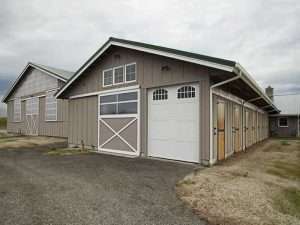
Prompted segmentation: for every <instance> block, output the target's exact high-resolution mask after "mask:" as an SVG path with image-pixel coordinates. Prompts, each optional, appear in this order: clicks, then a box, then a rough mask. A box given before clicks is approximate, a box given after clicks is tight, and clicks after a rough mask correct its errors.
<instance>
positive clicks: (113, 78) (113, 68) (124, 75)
mask: <svg viewBox="0 0 300 225" xmlns="http://www.w3.org/2000/svg"><path fill="white" fill-rule="evenodd" d="M131 65H135V80H130V81H127V80H126V67H127V66H131ZM121 67H122V68H123V82H119V83H116V82H115V70H116V69H119V68H121ZM111 70H112V72H113V75H112V80H113V81H112V84H108V85H105V84H104V73H105V72H106V71H111ZM136 81H137V64H136V62H133V63H129V64H125V65H121V66H116V67H112V68H109V69H105V70H103V71H102V87H111V86H117V85H121V84H128V83H134V82H136Z"/></svg>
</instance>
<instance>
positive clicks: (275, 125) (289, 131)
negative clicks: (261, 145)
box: [270, 116, 298, 137]
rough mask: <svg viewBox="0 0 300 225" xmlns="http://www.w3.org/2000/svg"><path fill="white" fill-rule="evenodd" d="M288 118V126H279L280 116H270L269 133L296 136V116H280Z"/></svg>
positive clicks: (280, 135)
mask: <svg viewBox="0 0 300 225" xmlns="http://www.w3.org/2000/svg"><path fill="white" fill-rule="evenodd" d="M281 117H286V118H287V119H288V127H279V118H280V117H270V135H271V136H273V137H296V136H297V129H298V125H297V123H298V118H297V116H281Z"/></svg>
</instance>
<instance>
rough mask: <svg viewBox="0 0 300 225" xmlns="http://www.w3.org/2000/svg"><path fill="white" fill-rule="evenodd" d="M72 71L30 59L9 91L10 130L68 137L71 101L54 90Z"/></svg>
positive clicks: (8, 113) (7, 102)
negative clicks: (61, 98) (59, 96)
mask: <svg viewBox="0 0 300 225" xmlns="http://www.w3.org/2000/svg"><path fill="white" fill-rule="evenodd" d="M72 75H73V73H72V72H69V71H65V70H61V69H57V68H53V67H49V66H44V65H39V64H36V63H28V64H27V65H26V67H25V68H24V70H23V71H22V73H21V74H20V75H19V77H18V78H17V79H16V81H15V82H14V83H13V85H12V87H11V88H10V89H9V91H8V92H7V94H6V95H5V96H4V97H3V100H2V101H3V102H5V103H6V104H7V131H8V132H10V133H19V134H24V135H42V136H54V137H68V101H67V100H60V99H56V98H55V96H54V94H55V93H56V92H57V91H58V90H59V89H60V88H61V87H62V86H63V85H64V84H65V83H66V82H67V80H68V79H69V78H70V77H71V76H72Z"/></svg>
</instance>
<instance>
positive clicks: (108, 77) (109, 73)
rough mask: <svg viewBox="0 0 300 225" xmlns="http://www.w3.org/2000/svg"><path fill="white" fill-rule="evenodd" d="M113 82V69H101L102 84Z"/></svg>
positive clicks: (106, 84)
mask: <svg viewBox="0 0 300 225" xmlns="http://www.w3.org/2000/svg"><path fill="white" fill-rule="evenodd" d="M112 84H113V70H112V69H110V70H105V71H103V86H109V85H112Z"/></svg>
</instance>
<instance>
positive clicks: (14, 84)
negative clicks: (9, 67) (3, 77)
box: [2, 63, 67, 102]
mask: <svg viewBox="0 0 300 225" xmlns="http://www.w3.org/2000/svg"><path fill="white" fill-rule="evenodd" d="M29 66H31V67H33V68H35V69H37V70H40V71H42V72H44V73H46V74H48V75H49V76H51V77H54V78H56V79H59V80H61V81H63V82H67V80H66V79H63V78H62V77H60V76H57V75H56V74H54V73H49V72H48V71H46V70H44V69H42V68H40V67H37V66H35V65H34V64H32V63H28V64H27V65H26V67H25V68H24V69H23V70H22V72H21V74H20V75H19V76H18V78H17V79H16V80H15V82H14V83H13V85H12V86H11V87H10V89H9V90H8V91H7V92H6V94H5V95H4V96H3V98H2V102H4V100H5V99H6V98H7V96H8V95H9V94H10V92H11V91H12V90H13V89H14V87H15V86H16V85H17V84H18V83H19V80H20V79H21V78H22V77H23V75H24V73H25V72H26V71H27V69H28V67H29Z"/></svg>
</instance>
